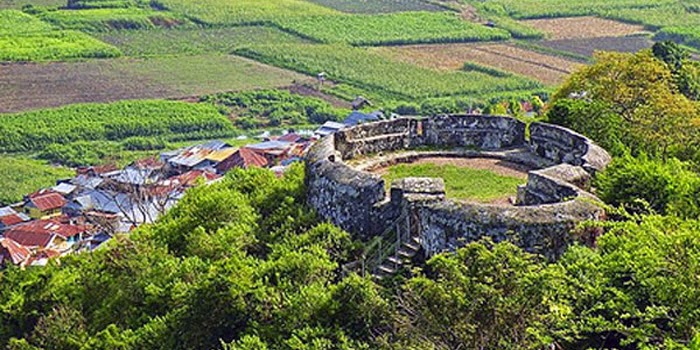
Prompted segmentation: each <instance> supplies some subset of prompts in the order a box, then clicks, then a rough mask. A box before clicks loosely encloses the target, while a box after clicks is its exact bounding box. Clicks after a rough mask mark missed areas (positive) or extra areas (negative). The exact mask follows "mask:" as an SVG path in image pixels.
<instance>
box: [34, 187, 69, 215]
mask: <svg viewBox="0 0 700 350" xmlns="http://www.w3.org/2000/svg"><path fill="white" fill-rule="evenodd" d="M30 202H31V203H32V204H33V205H34V206H35V207H36V208H37V209H39V210H41V211H48V210H55V209H59V208H62V207H63V206H64V205H66V199H65V198H63V196H62V195H61V194H59V193H57V192H50V193H47V194H45V195H40V196H37V197H33V198H31V199H30Z"/></svg>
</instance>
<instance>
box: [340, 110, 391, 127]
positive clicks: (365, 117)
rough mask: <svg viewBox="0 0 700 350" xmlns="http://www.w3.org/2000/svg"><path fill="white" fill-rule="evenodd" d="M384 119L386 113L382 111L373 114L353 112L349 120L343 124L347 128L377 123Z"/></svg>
mask: <svg viewBox="0 0 700 350" xmlns="http://www.w3.org/2000/svg"><path fill="white" fill-rule="evenodd" d="M382 118H384V113H382V112H380V111H374V112H372V113H362V112H358V111H353V112H352V113H350V115H349V116H348V117H347V118H345V120H344V121H343V124H345V125H346V126H355V125H358V124H363V123H370V122H376V121H378V120H380V119H382Z"/></svg>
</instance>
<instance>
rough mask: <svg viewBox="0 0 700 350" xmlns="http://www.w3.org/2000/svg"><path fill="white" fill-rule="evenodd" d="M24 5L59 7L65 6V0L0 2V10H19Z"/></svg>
mask: <svg viewBox="0 0 700 350" xmlns="http://www.w3.org/2000/svg"><path fill="white" fill-rule="evenodd" d="M25 5H32V6H48V7H59V6H65V5H66V0H0V9H15V10H19V9H21V8H22V6H25Z"/></svg>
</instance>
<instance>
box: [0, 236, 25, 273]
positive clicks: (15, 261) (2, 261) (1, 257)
mask: <svg viewBox="0 0 700 350" xmlns="http://www.w3.org/2000/svg"><path fill="white" fill-rule="evenodd" d="M31 254H32V253H31V251H30V250H29V249H27V248H26V247H24V246H22V245H21V244H19V243H17V242H15V241H13V240H11V239H9V238H0V266H3V267H5V266H9V265H15V266H22V265H23V264H24V263H25V262H26V261H27V259H29V257H30V256H31Z"/></svg>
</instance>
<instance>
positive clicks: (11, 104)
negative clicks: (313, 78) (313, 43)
mask: <svg viewBox="0 0 700 350" xmlns="http://www.w3.org/2000/svg"><path fill="white" fill-rule="evenodd" d="M305 79H308V77H306V76H304V75H301V74H297V73H294V72H290V71H287V70H283V69H280V68H276V67H271V66H267V65H264V64H260V63H258V62H255V61H251V60H248V59H245V58H241V57H237V56H229V55H199V56H187V57H175V58H171V57H163V58H153V59H112V60H93V61H86V62H66V63H41V64H5V65H0V91H2V92H3V93H2V95H0V113H7V112H19V111H24V110H30V109H40V108H48V107H57V106H62V105H66V104H71V103H84V102H113V101H118V100H127V99H151V98H181V97H185V96H198V95H203V94H210V93H216V92H223V91H238V90H247V89H253V88H276V87H283V86H289V85H290V84H292V83H293V82H295V81H303V80H305Z"/></svg>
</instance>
